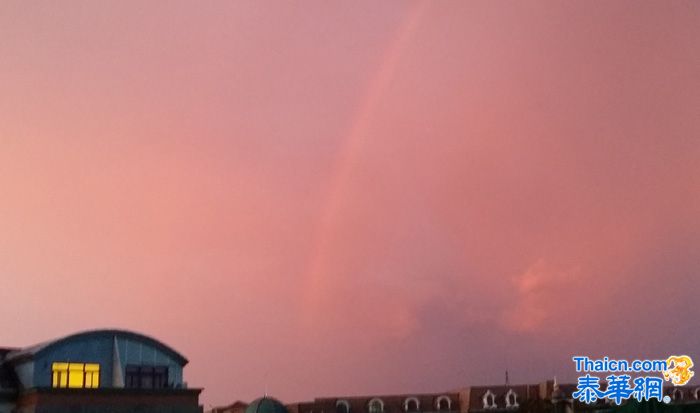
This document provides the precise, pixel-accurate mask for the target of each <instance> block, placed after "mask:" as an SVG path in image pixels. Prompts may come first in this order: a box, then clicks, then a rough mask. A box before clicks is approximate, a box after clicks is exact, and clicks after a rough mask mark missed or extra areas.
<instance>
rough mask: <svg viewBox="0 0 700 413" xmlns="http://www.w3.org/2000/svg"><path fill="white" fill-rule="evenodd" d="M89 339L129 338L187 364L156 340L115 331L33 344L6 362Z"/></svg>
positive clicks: (13, 353)
mask: <svg viewBox="0 0 700 413" xmlns="http://www.w3.org/2000/svg"><path fill="white" fill-rule="evenodd" d="M89 337H109V338H111V337H117V339H119V338H129V339H132V340H135V341H140V342H143V343H147V344H150V345H152V346H153V347H156V348H158V349H160V350H161V351H163V352H164V353H166V354H168V355H170V356H171V357H173V358H174V359H175V360H176V361H177V362H179V363H180V364H181V365H183V366H184V365H185V364H187V362H188V360H187V359H186V358H185V356H183V355H182V354H180V353H178V352H177V351H175V350H174V349H173V348H172V347H170V346H168V345H166V344H164V343H163V342H161V341H158V340H156V339H155V338H153V337H149V336H147V335H144V334H140V333H136V332H133V331H128V330H117V329H106V330H88V331H81V332H79V333H75V334H71V335H68V336H65V337H61V338H58V339H55V340H50V341H45V342H43V343H39V344H35V345H33V346H30V347H24V348H21V349H19V350H15V351H11V352H9V353H8V354H7V356H6V358H5V359H6V360H7V361H10V362H13V361H15V362H16V361H19V360H23V359H32V358H34V357H36V356H37V355H40V354H41V353H42V352H44V351H46V350H48V349H50V348H52V347H54V346H57V345H59V344H64V343H66V342H68V341H71V340H75V339H83V338H89Z"/></svg>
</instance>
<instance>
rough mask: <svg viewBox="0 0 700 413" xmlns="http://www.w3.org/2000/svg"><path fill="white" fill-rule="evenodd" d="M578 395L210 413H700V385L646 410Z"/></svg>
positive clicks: (372, 400)
mask: <svg viewBox="0 0 700 413" xmlns="http://www.w3.org/2000/svg"><path fill="white" fill-rule="evenodd" d="M575 391H576V385H575V384H561V385H560V384H557V382H556V381H554V380H547V381H544V382H542V383H536V384H523V385H495V386H471V387H464V388H461V389H458V390H454V391H447V392H441V393H429V394H400V395H396V394H394V395H369V396H353V397H322V398H316V399H314V400H313V401H308V402H300V403H291V404H287V405H283V404H282V403H281V402H279V401H277V400H275V399H273V398H271V397H267V396H265V397H263V398H261V399H257V400H255V401H254V402H252V403H251V404H250V405H248V404H246V403H244V402H241V401H237V402H235V403H233V404H231V405H228V406H222V407H217V408H214V409H212V411H211V412H210V413H575V412H576V413H578V412H581V413H594V412H595V413H606V412H610V413H612V412H618V411H619V412H636V411H644V412H678V413H690V412H698V413H700V386H693V387H690V386H685V387H682V388H681V387H678V388H668V389H666V390H665V391H664V394H666V395H668V396H669V397H670V398H671V401H670V403H669V404H665V403H657V402H651V405H650V406H641V407H640V406H638V405H635V404H634V402H632V403H629V404H627V405H623V406H619V407H618V406H615V405H613V404H611V403H610V402H608V401H603V400H600V401H599V402H598V403H595V404H590V405H588V404H582V403H580V402H578V401H575V400H573V398H572V394H573V393H574V392H575ZM261 406H262V408H261ZM273 407H274V408H273Z"/></svg>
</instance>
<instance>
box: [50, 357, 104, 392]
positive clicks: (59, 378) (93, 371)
mask: <svg viewBox="0 0 700 413" xmlns="http://www.w3.org/2000/svg"><path fill="white" fill-rule="evenodd" d="M51 373H52V379H51V385H52V386H53V387H60V388H71V389H83V388H85V389H96V388H98V387H100V365H99V364H97V363H65V362H64V363H53V364H52V365H51Z"/></svg>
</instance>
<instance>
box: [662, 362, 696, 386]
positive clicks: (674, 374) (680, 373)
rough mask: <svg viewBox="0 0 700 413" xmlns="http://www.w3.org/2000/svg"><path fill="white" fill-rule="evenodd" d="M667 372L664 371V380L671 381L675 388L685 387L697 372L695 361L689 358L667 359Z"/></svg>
mask: <svg viewBox="0 0 700 413" xmlns="http://www.w3.org/2000/svg"><path fill="white" fill-rule="evenodd" d="M666 365H667V366H668V369H667V370H664V372H663V374H664V379H665V380H666V381H670V382H671V383H673V385H674V386H685V384H686V383H688V381H689V380H690V378H691V377H693V376H694V375H695V372H693V371H691V370H690V369H691V368H693V360H692V359H691V358H690V357H688V356H671V357H669V358H667V359H666Z"/></svg>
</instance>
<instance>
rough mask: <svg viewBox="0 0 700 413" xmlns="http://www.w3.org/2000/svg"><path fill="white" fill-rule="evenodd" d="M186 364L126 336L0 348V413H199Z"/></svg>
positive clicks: (156, 345)
mask: <svg viewBox="0 0 700 413" xmlns="http://www.w3.org/2000/svg"><path fill="white" fill-rule="evenodd" d="M186 364H187V359H186V358H185V357H184V356H182V355H181V354H180V353H178V352H177V351H175V350H173V349H172V348H171V347H168V346H167V345H165V344H163V343H162V342H160V341H158V340H156V339H154V338H151V337H148V336H145V335H142V334H138V333H134V332H129V331H123V330H96V331H86V332H81V333H77V334H72V335H69V336H67V337H62V338H59V339H55V340H51V341H47V342H45V343H41V344H37V345H34V346H31V347H26V348H0V413H93V412H100V413H127V412H129V413H131V412H143V413H151V412H152V413H200V412H201V411H202V408H201V406H200V405H199V394H200V392H201V389H189V388H187V384H186V382H185V381H184V377H183V368H184V366H185V365H186Z"/></svg>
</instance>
